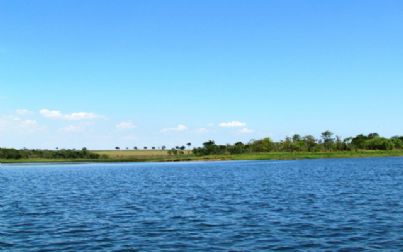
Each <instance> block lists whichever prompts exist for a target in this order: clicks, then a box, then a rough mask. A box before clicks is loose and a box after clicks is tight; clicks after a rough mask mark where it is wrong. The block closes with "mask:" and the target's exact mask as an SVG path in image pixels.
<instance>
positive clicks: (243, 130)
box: [239, 128, 253, 134]
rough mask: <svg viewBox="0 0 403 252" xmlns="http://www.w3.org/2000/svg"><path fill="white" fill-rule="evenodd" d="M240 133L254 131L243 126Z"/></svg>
mask: <svg viewBox="0 0 403 252" xmlns="http://www.w3.org/2000/svg"><path fill="white" fill-rule="evenodd" d="M239 133H241V134H250V133H253V130H251V129H248V128H242V129H240V130H239Z"/></svg>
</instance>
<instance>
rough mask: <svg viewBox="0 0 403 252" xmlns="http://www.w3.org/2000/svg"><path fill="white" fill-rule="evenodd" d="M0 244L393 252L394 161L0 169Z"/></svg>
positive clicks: (397, 190) (399, 197) (398, 171)
mask: <svg viewBox="0 0 403 252" xmlns="http://www.w3.org/2000/svg"><path fill="white" fill-rule="evenodd" d="M0 248H1V249H3V250H11V251H55V250H62V251H86V250H101V251H120V250H121V251H127V250H129V249H132V250H141V251H144V250H146V251H150V250H173V251H177V250H181V251H183V250H186V251H197V250H200V251H228V250H232V251H251V250H276V249H278V250H315V251H316V250H343V249H344V250H352V251H360V250H365V251H367V250H371V249H373V250H396V251H398V250H403V159H402V158H374V159H328V160H303V161H241V162H211V163H124V164H79V165H78V164H69V165H1V167H0Z"/></svg>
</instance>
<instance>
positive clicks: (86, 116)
mask: <svg viewBox="0 0 403 252" xmlns="http://www.w3.org/2000/svg"><path fill="white" fill-rule="evenodd" d="M98 117H99V116H98V115H96V114H94V113H88V112H75V113H71V114H68V115H64V118H66V120H70V121H78V120H91V119H97V118H98Z"/></svg>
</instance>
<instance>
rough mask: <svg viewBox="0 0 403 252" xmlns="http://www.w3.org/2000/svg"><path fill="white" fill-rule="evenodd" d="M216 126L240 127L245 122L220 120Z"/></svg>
mask: <svg viewBox="0 0 403 252" xmlns="http://www.w3.org/2000/svg"><path fill="white" fill-rule="evenodd" d="M218 126H220V127H221V128H241V127H245V126H246V123H244V122H240V121H230V122H222V123H220V124H219V125H218Z"/></svg>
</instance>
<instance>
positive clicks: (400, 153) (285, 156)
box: [0, 150, 403, 164]
mask: <svg viewBox="0 0 403 252" xmlns="http://www.w3.org/2000/svg"><path fill="white" fill-rule="evenodd" d="M113 153H114V154H115V156H113V155H112V154H111V155H110V156H109V157H108V158H101V159H1V160H0V164H30V163H33V164H39V163H44V164H69V163H71V164H78V163H138V162H156V163H160V162H167V163H173V162H209V161H241V160H245V161H247V160H250V161H253V160H304V159H330V158H336V159H337V158H371V157H374V158H375V157H403V150H393V151H348V152H267V153H244V154H233V155H229V154H225V155H210V156H194V155H185V156H173V157H170V156H166V155H165V156H162V155H161V156H158V155H150V156H144V155H142V156H134V155H133V156H125V157H123V156H119V155H116V153H115V152H113ZM118 154H119V153H118Z"/></svg>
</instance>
